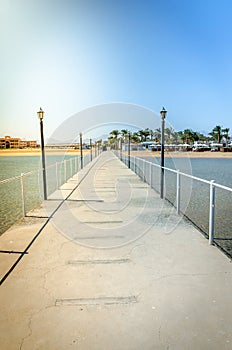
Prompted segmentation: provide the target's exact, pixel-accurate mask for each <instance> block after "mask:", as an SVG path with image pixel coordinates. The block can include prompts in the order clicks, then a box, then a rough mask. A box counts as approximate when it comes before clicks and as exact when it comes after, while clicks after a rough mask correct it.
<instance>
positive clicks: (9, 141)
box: [0, 136, 39, 148]
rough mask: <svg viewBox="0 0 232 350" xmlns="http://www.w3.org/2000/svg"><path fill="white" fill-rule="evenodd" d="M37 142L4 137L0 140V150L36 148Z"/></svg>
mask: <svg viewBox="0 0 232 350" xmlns="http://www.w3.org/2000/svg"><path fill="white" fill-rule="evenodd" d="M38 146H39V145H38V144H37V141H24V140H21V139H20V138H19V137H10V136H5V137H1V138H0V148H36V147H38Z"/></svg>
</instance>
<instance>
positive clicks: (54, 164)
mask: <svg viewBox="0 0 232 350" xmlns="http://www.w3.org/2000/svg"><path fill="white" fill-rule="evenodd" d="M76 158H78V156H77V157H72V158H68V159H63V160H62V161H61V162H55V163H53V164H50V165H47V166H46V168H47V169H48V168H51V167H53V166H56V165H59V164H62V163H64V162H65V161H67V160H68V161H69V160H70V159H76ZM39 171H40V169H37V170H31V171H28V172H26V173H21V175H16V176H13V177H9V178H7V179H4V180H0V185H1V184H4V183H7V182H11V181H14V180H18V179H20V178H21V176H22V174H23V176H29V175H32V174H35V173H37V172H39Z"/></svg>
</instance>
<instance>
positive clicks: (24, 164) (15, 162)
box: [0, 155, 78, 234]
mask: <svg viewBox="0 0 232 350" xmlns="http://www.w3.org/2000/svg"><path fill="white" fill-rule="evenodd" d="M71 158H72V164H70V161H69V159H71ZM73 158H75V157H72V156H68V157H67V156H66V157H64V156H63V155H61V156H54V155H53V156H48V157H47V158H46V167H47V186H48V194H50V193H52V192H54V191H55V190H56V188H57V186H58V185H61V184H63V183H64V182H65V181H64V179H65V177H66V178H69V177H71V172H72V174H73V173H74V171H75V168H76V169H77V167H78V162H76V163H75V159H73ZM64 159H65V160H67V163H66V165H64V163H61V162H62V161H63V160H64ZM56 162H58V165H57V167H56V165H55V164H56ZM30 171H33V173H32V174H31V175H29V176H25V177H24V188H25V203H26V212H28V211H29V210H31V209H33V208H36V207H38V205H39V204H40V203H41V202H42V198H43V190H42V178H41V157H40V156H18V157H14V156H10V157H7V156H6V157H0V180H4V179H7V178H11V177H14V176H18V175H20V174H21V173H27V172H30ZM56 174H58V177H57V176H56ZM57 178H58V182H57ZM0 195H1V201H0V218H1V220H0V234H2V233H3V232H4V231H6V230H7V229H8V228H9V227H10V226H11V225H13V224H14V222H15V221H16V220H17V219H19V218H21V217H22V193H21V182H20V179H16V180H14V181H11V182H8V183H5V184H0Z"/></svg>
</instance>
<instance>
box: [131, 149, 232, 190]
mask: <svg viewBox="0 0 232 350" xmlns="http://www.w3.org/2000/svg"><path fill="white" fill-rule="evenodd" d="M126 156H127V155H126ZM130 157H131V158H137V159H141V160H143V161H145V162H146V163H149V164H152V165H153V166H156V167H158V168H161V165H160V164H156V163H153V162H151V161H149V160H146V159H144V158H142V157H136V156H130ZM162 168H163V169H164V170H168V171H170V172H172V173H175V174H177V173H179V174H180V175H182V176H185V177H188V178H190V179H193V180H197V181H200V182H203V183H206V184H208V185H210V184H211V180H206V179H202V178H201V177H197V176H193V175H190V174H186V173H183V172H181V171H179V170H175V169H171V168H167V167H162ZM213 186H214V187H218V188H221V189H223V190H226V191H230V192H232V188H231V187H228V186H225V185H221V184H219V183H217V182H214V183H213Z"/></svg>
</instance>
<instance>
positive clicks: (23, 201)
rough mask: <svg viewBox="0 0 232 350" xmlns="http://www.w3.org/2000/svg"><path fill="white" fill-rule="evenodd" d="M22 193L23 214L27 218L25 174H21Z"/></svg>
mask: <svg viewBox="0 0 232 350" xmlns="http://www.w3.org/2000/svg"><path fill="white" fill-rule="evenodd" d="M20 181H21V192H22V212H23V216H26V206H25V191H24V173H21V177H20Z"/></svg>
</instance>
